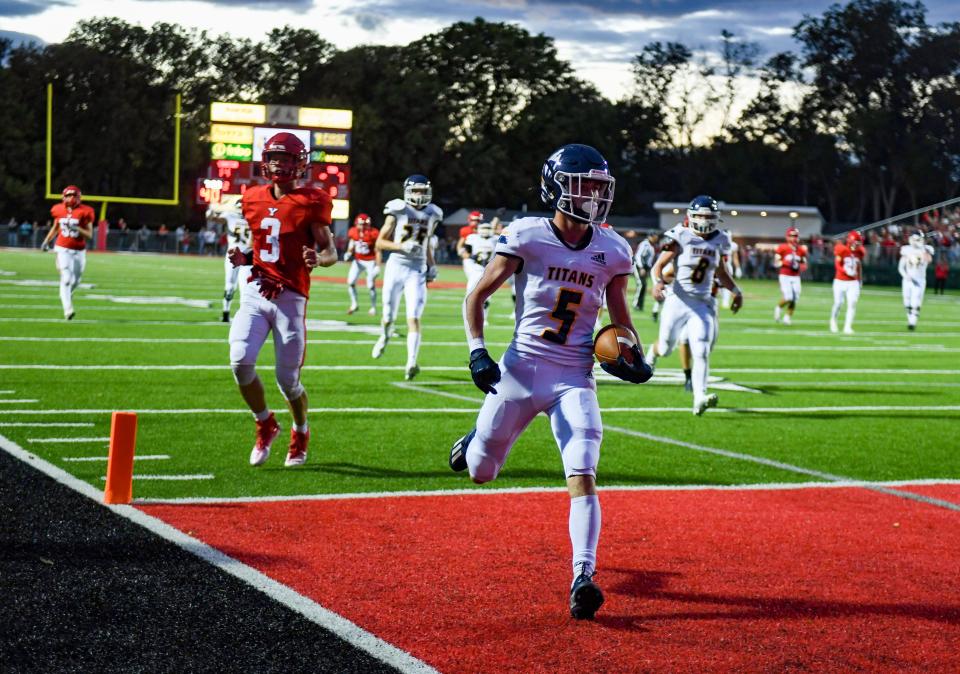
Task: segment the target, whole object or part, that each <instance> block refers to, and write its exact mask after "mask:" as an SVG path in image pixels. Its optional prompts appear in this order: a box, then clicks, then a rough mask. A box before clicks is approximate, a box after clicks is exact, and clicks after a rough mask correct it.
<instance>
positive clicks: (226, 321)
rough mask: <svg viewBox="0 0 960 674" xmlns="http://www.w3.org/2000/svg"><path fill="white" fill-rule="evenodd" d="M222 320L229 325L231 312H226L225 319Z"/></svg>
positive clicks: (224, 313)
mask: <svg viewBox="0 0 960 674" xmlns="http://www.w3.org/2000/svg"><path fill="white" fill-rule="evenodd" d="M220 320H221V321H223V322H224V323H229V322H230V312H229V311H224V312H223V318H221V319H220Z"/></svg>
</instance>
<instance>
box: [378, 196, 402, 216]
mask: <svg viewBox="0 0 960 674" xmlns="http://www.w3.org/2000/svg"><path fill="white" fill-rule="evenodd" d="M406 209H407V202H406V201H404V200H403V199H391V200H390V201H388V202H387V205H386V206H384V207H383V212H384V213H385V214H387V215H397V214H398V213H403V211H405V210H406Z"/></svg>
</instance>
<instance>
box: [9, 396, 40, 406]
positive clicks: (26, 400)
mask: <svg viewBox="0 0 960 674" xmlns="http://www.w3.org/2000/svg"><path fill="white" fill-rule="evenodd" d="M38 402H40V401H39V400H37V399H35V398H0V405H11V404H14V403H24V404H28V403H38Z"/></svg>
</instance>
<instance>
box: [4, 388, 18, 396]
mask: <svg viewBox="0 0 960 674" xmlns="http://www.w3.org/2000/svg"><path fill="white" fill-rule="evenodd" d="M14 393H16V391H14V390H13V389H7V390H5V391H0V395H5V396H9V395H13V394H14Z"/></svg>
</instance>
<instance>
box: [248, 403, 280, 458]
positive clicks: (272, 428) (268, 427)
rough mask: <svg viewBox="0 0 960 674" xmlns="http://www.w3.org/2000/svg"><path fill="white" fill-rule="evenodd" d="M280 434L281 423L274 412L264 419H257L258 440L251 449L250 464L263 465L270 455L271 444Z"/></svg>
mask: <svg viewBox="0 0 960 674" xmlns="http://www.w3.org/2000/svg"><path fill="white" fill-rule="evenodd" d="M279 434H280V424H278V423H277V419H276V417H274V416H273V412H271V413H270V416H269V417H267V418H266V419H264V420H263V421H259V420H258V421H257V441H256V442H255V443H254V445H253V449H252V450H250V465H251V466H261V465H263V463H264V462H265V461H266V460H267V459H268V458H269V457H270V445H272V444H273V441H274V440H276V439H277V436H278V435H279Z"/></svg>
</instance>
